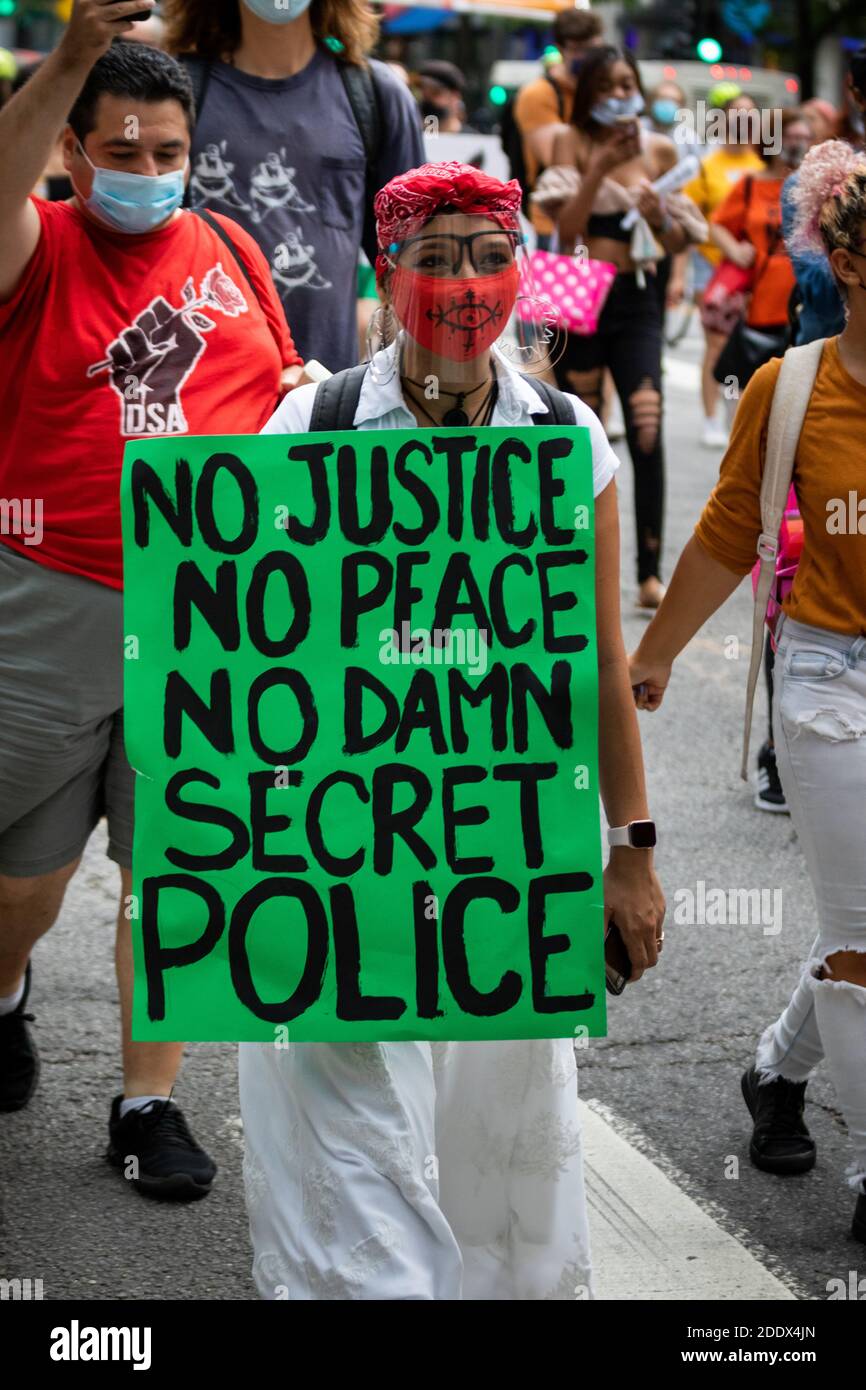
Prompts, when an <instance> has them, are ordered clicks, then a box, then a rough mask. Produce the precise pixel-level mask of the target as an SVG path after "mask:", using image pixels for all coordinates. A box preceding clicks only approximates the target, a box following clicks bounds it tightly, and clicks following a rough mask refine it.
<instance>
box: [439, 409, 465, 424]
mask: <svg viewBox="0 0 866 1390" xmlns="http://www.w3.org/2000/svg"><path fill="white" fill-rule="evenodd" d="M442 423H443V425H455V426H456V425H468V424H469V416H468V415H467V414H466V411H465V410H461V409H460V407H459V406H456V405H455V406H452V407H451V409H450V410H446V412H445V414H444V415H443V416H442Z"/></svg>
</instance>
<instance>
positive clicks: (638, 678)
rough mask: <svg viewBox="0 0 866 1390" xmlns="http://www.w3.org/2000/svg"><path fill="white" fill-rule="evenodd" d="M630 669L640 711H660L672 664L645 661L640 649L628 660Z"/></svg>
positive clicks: (635, 697)
mask: <svg viewBox="0 0 866 1390" xmlns="http://www.w3.org/2000/svg"><path fill="white" fill-rule="evenodd" d="M628 669H629V676H630V678H631V687H632V690H633V691H634V702H635V704H636V705H637V707H638V709H648V710H655V709H658V707H659V705H660V704H661V702H662V700H663V699H664V696H665V691H666V689H667V687H668V682H669V681H670V678H671V666H670V664H667V665H666V664H665V663H664V662H663V661H647V660H645V658H644V657H642V656H641V650H640V647H638V649H637V651H636V652H633V653H632V655H631V656H630V657H629V659H628Z"/></svg>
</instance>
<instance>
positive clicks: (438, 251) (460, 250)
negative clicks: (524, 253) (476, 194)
mask: <svg viewBox="0 0 866 1390" xmlns="http://www.w3.org/2000/svg"><path fill="white" fill-rule="evenodd" d="M520 242H521V236H520V233H519V232H510V231H498V232H470V233H469V234H468V235H467V236H458V235H457V234H456V233H454V232H439V233H430V232H427V233H423V232H422V233H421V235H420V236H413V237H409V238H408V239H407V240H406V241H392V242H391V245H390V246H389V247H388V253H389V255H391V256H396V257H397V261H398V264H399V265H401V266H404V267H405V268H406V269H407V270H416V271H418V272H419V273H421V274H424V275H459V274H460V267H461V266H462V265H463V260H464V257H465V256H466V255H467V254H468V256H469V264H470V265H471V267H472V269H473V270H474V271H475V274H476V275H495V274H496V272H497V271H498V270H507V268H508V267H509V266H511V265H513V264H514V259H515V255H516V252H517V247H518V246H519V245H520Z"/></svg>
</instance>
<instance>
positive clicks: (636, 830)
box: [628, 820, 656, 849]
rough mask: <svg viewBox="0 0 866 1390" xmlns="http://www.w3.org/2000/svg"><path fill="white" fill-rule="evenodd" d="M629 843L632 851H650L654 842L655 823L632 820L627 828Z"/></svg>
mask: <svg viewBox="0 0 866 1390" xmlns="http://www.w3.org/2000/svg"><path fill="white" fill-rule="evenodd" d="M628 837H629V843H630V844H631V845H632V846H633V848H634V849H652V847H653V845H654V844H655V842H656V827H655V822H654V821H651V820H633V821H632V823H631V825H630V826H629V828H628Z"/></svg>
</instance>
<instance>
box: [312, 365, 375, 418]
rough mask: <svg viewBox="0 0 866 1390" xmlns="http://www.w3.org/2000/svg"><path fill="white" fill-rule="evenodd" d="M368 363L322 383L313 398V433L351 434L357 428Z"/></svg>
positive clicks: (339, 373)
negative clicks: (340, 432) (357, 413)
mask: <svg viewBox="0 0 866 1390" xmlns="http://www.w3.org/2000/svg"><path fill="white" fill-rule="evenodd" d="M367 367H368V363H366V362H361V363H360V364H359V365H358V366H357V367H347V368H346V370H345V371H343V372H337V373H336V374H335V375H334V376H329V377H328V378H327V379H326V380H325V381H323V382H320V384H319V387H318V389H317V391H316V394H315V396H314V397H313V411H312V414H311V416H310V423H309V426H308V429H309V431H310V433H315V432H316V431H318V430H327V431H329V432H330V431H333V430H350V429H352V428H354V424H355V411H356V410H357V409H358V400H359V398H360V395H361V387H362V386H363V384H364V377H365V376H366V375H367Z"/></svg>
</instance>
